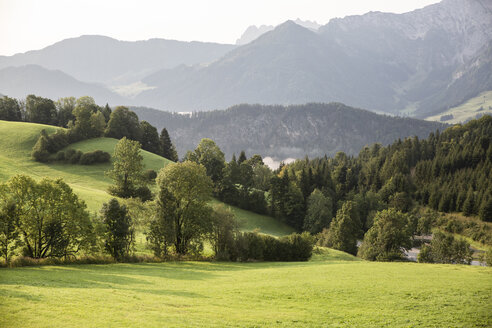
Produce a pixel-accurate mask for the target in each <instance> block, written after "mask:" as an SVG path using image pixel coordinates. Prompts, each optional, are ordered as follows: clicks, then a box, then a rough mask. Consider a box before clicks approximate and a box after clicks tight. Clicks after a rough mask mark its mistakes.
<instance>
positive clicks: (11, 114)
mask: <svg viewBox="0 0 492 328" xmlns="http://www.w3.org/2000/svg"><path fill="white" fill-rule="evenodd" d="M0 120H5V121H21V120H22V115H21V110H20V106H19V102H18V101H17V99H14V98H9V97H7V96H3V97H0Z"/></svg>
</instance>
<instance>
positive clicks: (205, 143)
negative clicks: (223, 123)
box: [187, 138, 225, 183]
mask: <svg viewBox="0 0 492 328" xmlns="http://www.w3.org/2000/svg"><path fill="white" fill-rule="evenodd" d="M188 157H189V158H187V159H188V160H191V161H193V162H196V163H198V164H202V165H203V166H204V167H205V169H206V170H207V175H208V176H209V177H210V178H211V179H212V181H213V182H214V183H217V182H219V181H220V180H221V179H222V173H223V169H224V167H225V157H224V153H223V152H222V151H221V150H220V148H219V147H218V146H217V145H216V144H215V142H214V141H213V140H211V139H207V138H205V139H202V140H201V141H200V143H199V144H198V146H197V147H196V149H195V152H194V153H190V154H189V155H188Z"/></svg>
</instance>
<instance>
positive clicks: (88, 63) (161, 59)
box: [0, 35, 235, 85]
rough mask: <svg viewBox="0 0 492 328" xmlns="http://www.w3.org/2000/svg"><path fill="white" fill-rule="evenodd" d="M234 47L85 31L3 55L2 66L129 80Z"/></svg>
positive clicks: (203, 60) (113, 82)
mask: <svg viewBox="0 0 492 328" xmlns="http://www.w3.org/2000/svg"><path fill="white" fill-rule="evenodd" d="M234 47H235V46H234V45H227V44H217V43H204V42H182V41H174V40H164V39H150V40H146V41H135V42H130V41H119V40H115V39H112V38H109V37H105V36H97V35H85V36H81V37H77V38H71V39H66V40H63V41H60V42H57V43H55V44H53V45H51V46H48V47H46V48H44V49H41V50H34V51H29V52H26V53H23V54H16V55H14V56H0V68H5V67H9V66H23V65H28V64H35V65H40V66H43V67H45V68H48V69H56V70H61V71H63V72H65V73H67V74H69V75H72V76H73V77H75V78H76V79H78V80H81V81H85V82H98V83H104V84H109V85H117V84H129V83H133V82H136V81H138V80H140V78H142V77H143V76H145V75H148V74H150V73H152V72H154V71H156V70H159V69H162V68H171V67H174V66H177V65H180V64H186V65H195V64H201V63H208V62H211V61H214V60H216V59H218V58H220V57H221V56H222V55H224V54H225V53H226V52H227V51H229V50H231V49H233V48H234Z"/></svg>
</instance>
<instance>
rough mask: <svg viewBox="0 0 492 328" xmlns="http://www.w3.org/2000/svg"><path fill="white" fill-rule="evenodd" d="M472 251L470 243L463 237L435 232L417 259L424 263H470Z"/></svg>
mask: <svg viewBox="0 0 492 328" xmlns="http://www.w3.org/2000/svg"><path fill="white" fill-rule="evenodd" d="M472 259H473V251H472V250H471V249H470V244H469V243H467V242H466V241H465V240H463V239H456V238H454V237H453V235H450V234H445V233H442V232H439V231H438V232H436V233H434V235H433V238H432V241H431V242H430V243H425V244H424V245H423V246H422V248H421V250H420V253H419V255H418V258H417V260H418V261H419V262H424V263H454V264H470V263H471V261H472Z"/></svg>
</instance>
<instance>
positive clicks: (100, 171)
mask: <svg viewBox="0 0 492 328" xmlns="http://www.w3.org/2000/svg"><path fill="white" fill-rule="evenodd" d="M42 129H45V130H46V131H47V132H48V133H53V132H55V131H56V129H57V128H56V127H53V126H49V125H41V124H34V123H22V122H7V121H0V182H4V181H6V180H8V179H9V178H10V177H11V176H13V175H15V174H26V175H30V176H32V177H34V178H41V177H45V176H46V177H50V178H62V179H63V180H64V181H65V182H67V183H68V184H69V185H70V187H71V188H72V189H73V190H74V191H75V193H77V194H78V195H79V197H80V198H81V199H83V200H85V202H86V203H87V206H88V209H89V210H90V211H91V212H98V211H99V210H100V209H101V206H102V204H103V203H104V202H107V201H108V200H109V199H110V198H111V197H112V196H111V195H109V194H108V193H107V192H106V190H107V188H108V186H109V185H110V184H111V179H110V178H109V177H107V176H106V175H105V174H104V172H105V171H107V170H109V169H110V167H111V164H109V163H105V164H97V165H89V166H85V165H71V164H54V163H50V164H43V163H38V162H35V161H33V160H32V159H31V157H30V156H31V155H30V153H31V149H32V147H33V146H34V144H35V143H36V140H37V138H38V137H39V134H40V132H41V130H42ZM117 142H118V140H116V139H112V138H97V139H90V140H85V141H82V142H79V143H75V144H72V145H70V146H69V148H74V149H80V150H82V151H84V152H86V151H93V150H97V149H100V150H104V151H107V152H109V153H113V150H114V146H115V145H116V143H117ZM142 155H143V157H144V165H145V168H146V169H153V170H155V171H159V170H160V169H161V168H162V167H164V166H165V165H167V164H168V163H170V161H169V160H167V159H165V158H163V157H161V156H158V155H155V154H152V153H149V152H147V151H145V150H143V151H142ZM231 209H232V210H233V211H234V212H235V214H236V217H237V218H238V220H239V222H242V223H243V227H242V228H243V229H246V230H254V229H256V228H259V229H260V231H262V232H264V233H268V234H271V235H286V234H289V233H291V232H293V229H292V228H290V227H288V226H287V225H285V224H283V223H281V222H278V221H277V220H275V219H273V218H271V217H268V216H264V215H258V214H255V213H251V212H248V211H244V210H241V209H238V208H234V207H231Z"/></svg>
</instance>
